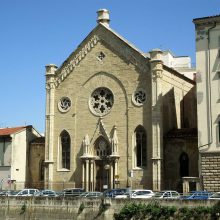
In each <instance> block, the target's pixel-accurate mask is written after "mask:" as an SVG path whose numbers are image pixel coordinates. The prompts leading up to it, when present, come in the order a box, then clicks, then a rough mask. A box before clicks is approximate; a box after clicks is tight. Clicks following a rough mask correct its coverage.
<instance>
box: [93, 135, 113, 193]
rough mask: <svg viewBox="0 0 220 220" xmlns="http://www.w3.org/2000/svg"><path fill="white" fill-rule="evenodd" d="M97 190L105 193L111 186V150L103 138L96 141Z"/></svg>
mask: <svg viewBox="0 0 220 220" xmlns="http://www.w3.org/2000/svg"><path fill="white" fill-rule="evenodd" d="M95 152H96V161H95V166H96V168H95V170H96V174H95V178H96V184H95V190H97V191H103V190H105V189H108V188H109V186H110V181H111V180H110V161H109V155H110V154H111V148H110V145H109V143H108V142H107V141H106V139H105V138H103V137H102V136H101V137H99V138H98V139H97V140H96V141H95Z"/></svg>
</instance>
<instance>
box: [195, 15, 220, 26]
mask: <svg viewBox="0 0 220 220" xmlns="http://www.w3.org/2000/svg"><path fill="white" fill-rule="evenodd" d="M210 22H220V15H214V16H209V17H202V18H195V19H193V23H195V24H203V23H210Z"/></svg>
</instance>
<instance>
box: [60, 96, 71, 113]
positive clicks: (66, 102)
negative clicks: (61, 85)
mask: <svg viewBox="0 0 220 220" xmlns="http://www.w3.org/2000/svg"><path fill="white" fill-rule="evenodd" d="M70 107H71V100H70V99H69V98H68V97H62V98H61V99H60V101H59V103H58V108H59V110H60V111H61V112H67V111H69V109H70Z"/></svg>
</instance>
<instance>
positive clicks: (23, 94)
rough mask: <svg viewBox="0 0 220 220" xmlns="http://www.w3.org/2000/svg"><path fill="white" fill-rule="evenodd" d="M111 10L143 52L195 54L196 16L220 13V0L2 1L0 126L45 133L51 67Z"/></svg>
mask: <svg viewBox="0 0 220 220" xmlns="http://www.w3.org/2000/svg"><path fill="white" fill-rule="evenodd" d="M102 8H106V9H108V10H109V11H110V20H111V21H110V27H111V28H112V29H113V30H115V31H116V32H118V33H119V34H120V35H122V36H123V37H124V38H126V39H127V40H128V41H129V42H131V43H133V44H134V45H135V46H136V47H137V48H139V49H140V50H141V51H143V52H148V51H150V50H152V49H154V48H160V49H162V50H171V51H172V52H173V53H174V54H175V55H176V56H190V57H191V59H192V63H193V64H194V65H195V29H194V24H193V22H192V20H193V19H194V18H200V17H207V16H213V15H219V14H220V2H219V0H191V1H190V0H157V1H155V0H0V27H1V31H0V100H1V104H0V127H15V126H23V125H33V126H34V128H36V130H37V131H39V132H40V133H44V131H45V66H46V65H47V64H50V63H53V64H56V65H57V66H58V67H59V66H60V65H61V64H62V63H63V62H64V60H65V59H66V58H67V57H68V56H69V55H70V53H72V52H73V51H74V50H75V48H76V47H77V46H78V45H79V44H80V43H81V42H82V40H83V39H84V38H85V37H86V36H87V35H88V34H89V33H90V31H92V29H93V28H95V27H96V24H97V23H96V19H97V14H96V12H97V11H98V10H99V9H102Z"/></svg>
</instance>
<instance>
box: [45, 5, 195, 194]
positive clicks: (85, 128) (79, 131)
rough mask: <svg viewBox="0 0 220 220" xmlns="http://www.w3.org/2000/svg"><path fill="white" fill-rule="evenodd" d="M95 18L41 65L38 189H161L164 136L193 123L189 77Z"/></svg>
mask: <svg viewBox="0 0 220 220" xmlns="http://www.w3.org/2000/svg"><path fill="white" fill-rule="evenodd" d="M97 22H98V24H97V26H96V27H95V28H94V29H93V30H92V31H91V32H90V34H89V35H88V36H87V37H86V38H85V39H84V40H83V41H82V42H81V43H80V45H79V46H78V48H77V49H76V50H75V51H74V52H73V53H72V54H70V56H69V57H68V58H67V59H66V60H65V62H63V64H62V65H61V66H60V67H59V68H58V67H57V66H56V65H54V64H50V65H47V66H46V135H45V187H48V188H53V189H60V188H62V184H61V183H65V187H66V188H67V187H82V188H84V189H85V190H87V191H93V190H97V191H102V190H104V189H107V188H118V187H133V188H151V189H153V190H155V191H158V190H161V189H163V188H164V187H166V184H165V180H166V176H165V173H166V170H165V169H166V167H167V166H165V165H164V163H165V161H164V148H165V144H166V142H167V141H164V135H165V134H166V133H168V132H170V131H171V130H172V129H180V128H183V127H185V128H193V127H196V117H194V114H193V112H194V110H193V111H190V110H191V109H190V108H191V107H190V106H194V104H195V100H194V92H193V89H194V86H195V82H194V81H193V80H191V79H188V78H187V77H185V76H183V75H181V74H180V73H179V72H177V71H176V70H174V69H172V68H169V67H168V66H166V65H164V64H163V62H162V60H161V54H162V51H160V50H159V49H156V50H152V51H150V52H149V53H147V54H144V53H142V52H141V51H139V50H138V49H137V48H135V47H134V46H133V45H132V44H130V43H129V42H128V41H127V40H125V39H124V38H123V37H122V36H120V35H119V34H118V33H116V32H115V31H114V30H112V29H111V28H110V26H109V12H108V11H107V10H105V9H103V10H99V11H98V20H97ZM185 99H187V100H190V101H191V102H192V103H194V104H193V105H191V104H190V103H189V105H188V104H187V105H186V104H184V100H185ZM185 103H187V102H185ZM183 106H185V109H184V110H183ZM186 122H187V123H186ZM172 141H173V140H172ZM172 141H171V142H172ZM168 142H169V141H168ZM169 143H170V142H169ZM169 143H168V145H169ZM196 143H197V141H195V144H192V143H191V145H193V146H191V147H189V148H195V147H196ZM183 145H184V146H183V147H182V148H181V149H180V150H179V151H178V153H179V155H174V156H176V158H177V160H176V161H177V162H176V167H173V169H180V168H179V166H181V164H179V163H181V162H180V160H179V157H180V156H181V154H183V153H186V154H187V152H185V151H186V149H188V148H187V146H185V144H183ZM169 146H170V145H169ZM171 147H172V144H171ZM174 152H177V151H174ZM188 157H189V158H188V163H189V161H190V160H191V161H193V160H194V161H195V158H196V157H195V155H190V154H189V155H188ZM184 158H185V157H184ZM184 163H185V162H184ZM174 164H175V163H174ZM172 166H173V164H172ZM195 166H196V165H195ZM168 169H170V167H169V166H168ZM181 169H189V168H188V167H187V168H183V167H182V168H181ZM189 172H190V171H189ZM189 172H188V175H192V174H190V173H189ZM183 173H184V172H183ZM185 173H187V172H185ZM193 175H197V169H196V168H195V169H194V173H193ZM178 178H181V175H180V173H179V171H177V172H176V177H173V179H178Z"/></svg>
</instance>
